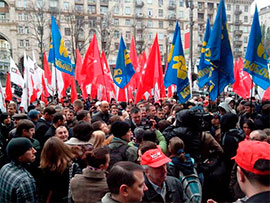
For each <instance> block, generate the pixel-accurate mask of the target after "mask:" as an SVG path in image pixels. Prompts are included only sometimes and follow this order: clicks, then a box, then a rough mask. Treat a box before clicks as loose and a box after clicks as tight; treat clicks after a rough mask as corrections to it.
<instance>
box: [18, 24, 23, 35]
mask: <svg viewBox="0 0 270 203" xmlns="http://www.w3.org/2000/svg"><path fill="white" fill-rule="evenodd" d="M18 34H23V26H19V27H18Z"/></svg>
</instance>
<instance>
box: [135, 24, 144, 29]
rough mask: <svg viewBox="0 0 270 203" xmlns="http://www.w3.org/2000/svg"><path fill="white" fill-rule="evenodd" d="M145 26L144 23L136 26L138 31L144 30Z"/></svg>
mask: <svg viewBox="0 0 270 203" xmlns="http://www.w3.org/2000/svg"><path fill="white" fill-rule="evenodd" d="M144 27H145V26H144V24H143V23H138V24H137V25H136V29H137V30H143V29H144Z"/></svg>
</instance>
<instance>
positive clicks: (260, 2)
mask: <svg viewBox="0 0 270 203" xmlns="http://www.w3.org/2000/svg"><path fill="white" fill-rule="evenodd" d="M255 3H256V4H257V7H258V11H260V9H261V8H263V7H265V6H268V5H270V0H255V1H254V2H253V3H252V5H251V14H252V15H253V14H254V8H255Z"/></svg>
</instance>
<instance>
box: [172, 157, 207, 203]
mask: <svg viewBox="0 0 270 203" xmlns="http://www.w3.org/2000/svg"><path fill="white" fill-rule="evenodd" d="M169 164H170V165H174V164H173V162H170V163H169ZM178 178H179V180H180V182H181V184H182V187H183V193H184V194H185V196H186V198H187V202H192V203H200V202H202V186H201V182H200V179H199V176H198V174H197V171H196V169H194V170H193V173H192V174H190V175H184V174H183V172H182V171H180V170H179V177H178Z"/></svg>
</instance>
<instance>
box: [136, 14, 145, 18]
mask: <svg viewBox="0 0 270 203" xmlns="http://www.w3.org/2000/svg"><path fill="white" fill-rule="evenodd" d="M136 18H144V15H143V14H142V13H136Z"/></svg>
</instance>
